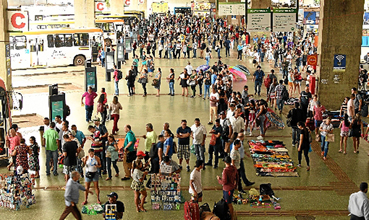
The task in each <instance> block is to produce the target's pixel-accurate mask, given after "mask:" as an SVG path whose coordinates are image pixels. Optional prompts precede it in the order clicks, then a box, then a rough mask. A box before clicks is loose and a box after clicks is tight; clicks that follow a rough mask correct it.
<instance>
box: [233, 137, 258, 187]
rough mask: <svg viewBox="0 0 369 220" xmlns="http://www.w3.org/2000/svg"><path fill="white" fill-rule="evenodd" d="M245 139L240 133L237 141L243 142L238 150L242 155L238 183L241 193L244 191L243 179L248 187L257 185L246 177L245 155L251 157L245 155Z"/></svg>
mask: <svg viewBox="0 0 369 220" xmlns="http://www.w3.org/2000/svg"><path fill="white" fill-rule="evenodd" d="M244 139H245V135H244V134H243V133H238V135H237V140H240V142H241V145H240V148H239V149H238V152H239V153H240V158H241V160H240V172H239V177H240V180H239V181H238V188H239V189H241V191H243V189H242V183H241V179H242V181H243V183H244V184H246V186H251V185H254V184H255V182H250V181H249V180H248V179H247V177H246V170H245V163H244V162H243V159H244V158H245V154H246V155H247V156H250V155H248V154H247V153H245V145H244V144H245V142H244ZM243 192H244V191H243Z"/></svg>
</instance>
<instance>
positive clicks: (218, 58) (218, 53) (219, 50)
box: [218, 49, 220, 59]
mask: <svg viewBox="0 0 369 220" xmlns="http://www.w3.org/2000/svg"><path fill="white" fill-rule="evenodd" d="M219 58H220V49H218V59H219Z"/></svg>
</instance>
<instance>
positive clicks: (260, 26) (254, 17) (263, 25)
mask: <svg viewBox="0 0 369 220" xmlns="http://www.w3.org/2000/svg"><path fill="white" fill-rule="evenodd" d="M270 28H271V21H270V9H248V10H247V31H270Z"/></svg>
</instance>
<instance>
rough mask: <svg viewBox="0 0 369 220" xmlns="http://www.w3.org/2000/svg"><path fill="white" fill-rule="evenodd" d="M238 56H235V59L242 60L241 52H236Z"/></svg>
mask: <svg viewBox="0 0 369 220" xmlns="http://www.w3.org/2000/svg"><path fill="white" fill-rule="evenodd" d="M237 52H238V55H237V59H240V60H242V50H238V51H237Z"/></svg>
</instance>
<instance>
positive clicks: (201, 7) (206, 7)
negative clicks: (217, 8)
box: [193, 2, 211, 11]
mask: <svg viewBox="0 0 369 220" xmlns="http://www.w3.org/2000/svg"><path fill="white" fill-rule="evenodd" d="M210 9H211V4H210V3H204V2H195V3H194V4H193V10H194V11H210Z"/></svg>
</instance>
